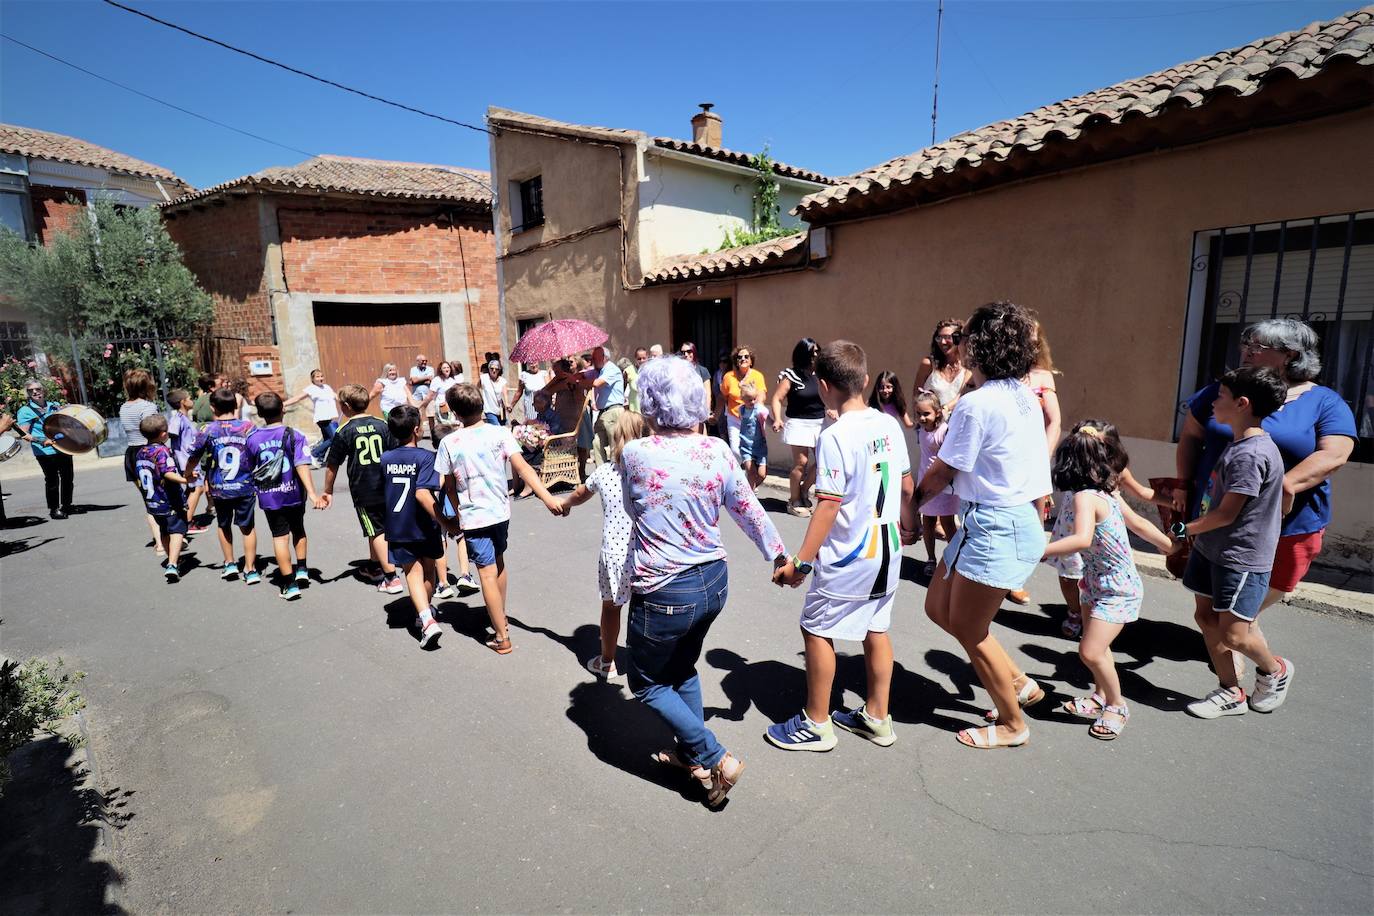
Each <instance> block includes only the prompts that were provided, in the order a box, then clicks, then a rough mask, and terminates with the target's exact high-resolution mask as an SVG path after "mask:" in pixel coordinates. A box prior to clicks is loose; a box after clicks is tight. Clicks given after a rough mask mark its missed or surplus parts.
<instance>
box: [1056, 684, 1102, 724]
mask: <svg viewBox="0 0 1374 916" xmlns="http://www.w3.org/2000/svg"><path fill="white" fill-rule="evenodd" d="M1094 703H1095V704H1097V705H1096V706H1093V705H1090V704H1094ZM1059 708H1060V709H1062V710H1064V711H1065V712H1066V713H1068V714H1069V715H1071V716H1077V717H1078V718H1080V719H1096V718H1098V717H1099V716H1101V715H1102V711H1103V710H1104V709H1106V708H1107V699H1106V697H1104V696H1102V694H1100V693H1097V692H1096V691H1094V692H1093V694H1092V696H1087V697H1074V698H1073V699H1072V700H1069V701H1068V702H1067V703H1064V704H1062V705H1061V706H1060V707H1059Z"/></svg>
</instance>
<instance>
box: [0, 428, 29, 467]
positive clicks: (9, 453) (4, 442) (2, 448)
mask: <svg viewBox="0 0 1374 916" xmlns="http://www.w3.org/2000/svg"><path fill="white" fill-rule="evenodd" d="M23 445H24V440H23V439H20V438H19V437H18V436H16V435H15V434H14V433H0V461H9V460H10V459H11V458H13V457H14V456H15V455H17V454H19V449H20V448H22V447H23Z"/></svg>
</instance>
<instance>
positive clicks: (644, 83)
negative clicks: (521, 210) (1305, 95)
mask: <svg viewBox="0 0 1374 916" xmlns="http://www.w3.org/2000/svg"><path fill="white" fill-rule="evenodd" d="M126 2H127V4H128V5H130V6H134V7H138V8H140V9H144V10H146V11H147V12H150V13H152V14H154V15H156V16H159V17H161V18H163V19H169V20H172V21H174V22H177V23H180V24H182V25H184V26H186V27H188V28H191V29H194V30H196V31H199V32H203V33H206V34H209V35H211V36H214V37H216V38H219V39H221V40H223V41H226V42H229V43H231V44H235V45H239V46H241V47H245V48H247V49H249V50H253V51H255V52H258V53H260V54H262V55H264V56H268V57H273V58H277V59H279V60H282V61H283V62H285V63H289V64H292V65H294V66H297V67H300V68H302V69H306V70H311V71H314V72H317V73H319V74H321V75H323V76H327V77H329V78H332V79H335V80H337V81H339V82H342V83H347V84H349V85H353V86H357V87H358V88H361V89H365V90H368V91H370V92H373V93H375V94H377V95H383V96H387V97H389V98H394V99H396V100H398V101H403V102H406V103H409V104H411V105H414V106H416V107H419V108H424V109H427V110H430V111H434V112H437V113H439V114H444V115H446V116H448V117H452V118H455V119H457V120H461V121H467V122H470V123H475V124H481V123H482V119H483V114H484V112H485V110H486V107H487V106H488V105H499V106H503V107H506V108H514V109H517V110H520V111H527V112H532V113H535V114H540V115H545V116H548V117H553V118H558V119H560V120H566V121H573V122H578V123H583V124H599V125H605V126H611V127H625V128H635V129H639V130H644V131H647V132H649V133H650V134H651V135H666V136H673V137H688V138H690V136H691V128H690V125H689V123H688V122H689V119H690V117H691V115H692V114H693V113H694V112H695V111H696V104H697V103H698V102H714V103H715V104H716V111H717V112H718V113H719V114H720V115H721V116H722V117H723V118H724V142H725V145H726V146H727V147H730V148H732V149H738V150H744V151H748V152H753V151H756V150H758V149H760V148H761V147H762V146H763V145H764V144H765V143H767V144H769V145H770V146H771V149H772V153H773V156H774V158H776V159H780V160H783V161H786V162H790V163H793V164H795V165H800V166H804V167H807V168H811V169H815V170H817V171H820V172H825V173H828V174H834V175H842V174H848V173H851V172H855V171H858V170H859V169H862V168H865V167H867V166H870V165H873V164H876V163H878V162H881V161H883V160H885V159H888V158H891V157H892V156H896V155H901V154H904V153H908V152H911V151H913V150H915V149H918V148H920V147H922V146H924V145H926V144H927V143H928V142H929V140H930V110H931V80H932V72H933V66H934V37H935V15H936V5H935V3H934V2H933V0H932V2H919V3H823V2H811V3H807V2H760V0H747V2H745V0H741V2H734V3H667V2H662V3H660V2H637V3H631V2H624V3H572V2H564V3H459V2H449V3H405V2H391V3H374V2H306V3H302V2H278V3H248V2H242V3H215V2H195V3H164V2H147V0H126ZM1354 8H1355V4H1354V3H1353V2H1323V0H1260V2H1227V0H1173V2H1153V3H1135V2H1086V0H1084V2H1053V3H1050V2H1044V3H1042V2H1031V0H1023V2H1014V3H1012V2H972V0H948V2H947V3H946V7H945V18H944V43H943V51H942V60H941V73H940V118H939V124H938V132H937V136H938V137H939V138H940V139H944V138H945V137H948V136H950V135H952V134H955V133H958V132H960V131H963V130H969V129H972V128H976V127H980V126H982V125H984V124H987V123H990V122H992V121H997V120H1000V119H1003V118H1007V117H1013V116H1015V115H1017V114H1021V113H1022V112H1025V111H1028V110H1030V109H1032V108H1035V107H1038V106H1040V105H1043V104H1047V103H1050V102H1053V101H1057V100H1059V99H1063V98H1067V97H1069V96H1072V95H1076V94H1078V93H1080V92H1084V91H1087V90H1091V89H1094V88H1097V87H1100V86H1105V85H1109V84H1111V83H1114V82H1117V81H1120V80H1123V79H1128V78H1130V77H1134V76H1139V75H1142V74H1145V73H1148V72H1151V71H1153V70H1158V69H1162V68H1165V67H1168V66H1170V65H1173V64H1176V63H1180V62H1183V61H1187V60H1191V59H1193V58H1196V57H1201V56H1204V55H1206V54H1209V53H1211V52H1214V51H1217V50H1221V49H1223V48H1229V47H1233V46H1235V45H1239V44H1243V43H1245V42H1247V41H1250V40H1252V39H1255V38H1259V37H1262V36H1266V35H1271V34H1274V33H1277V32H1281V31H1286V30H1289V29H1297V28H1301V27H1302V26H1304V25H1306V24H1307V23H1309V22H1312V21H1314V20H1318V19H1327V18H1330V17H1332V16H1335V15H1338V14H1340V13H1342V12H1345V11H1347V10H1350V9H1354ZM0 31H3V32H4V33H5V34H7V35H10V36H12V37H14V38H17V39H19V40H21V41H24V42H26V43H28V44H30V45H33V46H35V47H37V48H41V49H43V50H44V51H47V52H49V53H51V54H54V55H57V56H59V57H62V58H64V59H66V60H68V61H70V62H72V63H76V64H79V65H80V66H82V67H85V68H86V69H88V70H91V71H94V72H95V73H98V74H100V75H102V76H105V77H108V78H110V79H114V80H117V81H119V82H122V83H125V84H127V85H129V86H131V87H133V88H135V89H138V90H140V91H142V92H145V93H148V94H150V95H154V96H157V97H159V98H161V99H164V100H165V101H168V102H171V103H173V104H176V105H179V106H181V107H183V108H187V109H190V110H192V111H195V112H198V113H200V114H203V115H206V116H209V117H212V118H214V119H216V120H219V121H223V122H225V123H227V124H231V125H233V126H235V127H239V128H242V129H243V130H247V131H250V132H252V133H255V134H258V135H261V136H262V137H266V138H268V139H270V140H273V141H276V142H277V143H280V144H284V145H286V146H288V147H294V148H295V150H301V151H305V152H308V153H337V154H342V155H351V156H367V157H374V158H382V159H400V160H407V161H417V162H442V163H448V164H452V165H464V166H472V167H478V168H486V166H487V159H488V147H487V138H486V136H485V135H483V134H481V133H477V132H475V131H470V130H464V129H461V128H457V127H452V126H450V125H447V124H442V123H439V122H436V121H432V120H429V119H426V118H422V117H419V116H417V115H413V114H409V113H406V112H402V111H398V110H395V109H391V108H387V107H385V106H382V105H379V104H377V103H375V102H371V101H368V100H365V99H361V98H357V97H355V96H350V95H347V94H345V93H342V92H340V91H338V90H336V89H331V88H327V87H325V86H322V85H319V84H317V83H312V82H310V81H307V80H304V79H302V78H300V77H297V76H294V75H291V74H288V73H286V72H283V71H280V70H277V69H275V68H271V67H268V66H265V65H263V64H260V63H257V62H256V61H252V60H249V59H247V58H245V57H241V56H239V55H236V54H233V53H231V52H228V51H225V50H222V49H220V48H217V47H214V46H212V45H209V44H206V43H204V42H201V41H198V40H196V39H193V38H190V37H187V36H185V35H182V34H180V33H177V32H173V31H170V30H168V29H166V28H164V27H162V26H159V25H156V24H154V23H151V22H148V21H146V20H144V19H141V18H138V17H136V16H133V15H131V14H129V13H126V12H123V11H121V10H117V9H115V8H113V7H110V6H107V5H105V4H103V3H100V2H95V0H72V2H60V0H48V2H11V0H0ZM0 120H3V121H4V122H6V123H13V124H22V125H25V126H30V127H38V128H42V129H44V130H51V131H57V132H59V133H64V134H70V135H73V136H77V137H81V138H83V139H86V140H90V141H92V142H95V143H99V144H101V145H104V146H108V147H111V148H113V149H116V150H119V151H121V152H124V153H127V154H129V155H132V156H136V157H138V158H140V159H144V160H147V161H149V162H154V163H157V164H159V165H162V166H165V167H167V168H170V169H171V170H173V171H174V172H176V173H177V174H179V175H180V176H181V177H182V178H184V179H186V180H187V181H189V182H191V183H192V184H194V185H196V186H198V187H205V186H208V185H211V184H215V183H218V182H221V181H226V180H228V179H231V178H235V177H238V176H240V175H244V174H247V173H249V172H252V171H255V170H257V169H261V168H265V167H267V166H271V165H286V164H291V163H294V162H298V161H300V160H301V159H303V158H305V157H304V156H303V155H302V154H301V153H300V152H297V151H295V150H292V149H283V148H282V147H280V146H274V145H272V144H270V143H266V142H262V141H259V140H255V139H251V138H249V137H245V136H242V135H240V134H236V133H233V132H231V131H229V130H225V129H224V128H221V127H217V126H214V125H212V124H207V123H205V122H204V121H200V120H197V119H195V118H192V117H189V116H187V115H185V114H182V113H180V112H177V111H173V110H171V109H168V108H165V107H163V106H161V105H158V104H156V103H154V102H150V101H147V100H146V99H143V98H140V97H138V96H136V95H132V94H130V93H128V92H125V91H124V90H122V89H118V88H115V87H114V86H111V85H108V84H107V83H103V82H100V81H99V80H96V79H93V78H91V77H90V76H87V75H85V74H82V73H78V72H76V71H74V70H71V69H69V68H67V67H65V66H63V65H62V64H59V63H55V62H53V61H51V60H48V59H46V58H43V57H39V56H38V55H35V54H34V53H32V52H31V51H29V50H26V49H24V48H21V47H18V46H16V45H14V44H13V43H11V42H8V41H0Z"/></svg>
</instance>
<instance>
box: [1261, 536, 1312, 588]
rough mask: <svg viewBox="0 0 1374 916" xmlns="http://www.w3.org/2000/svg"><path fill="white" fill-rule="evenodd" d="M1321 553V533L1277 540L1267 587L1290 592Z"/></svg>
mask: <svg viewBox="0 0 1374 916" xmlns="http://www.w3.org/2000/svg"><path fill="white" fill-rule="evenodd" d="M1321 552H1322V533H1321V532H1320V531H1313V532H1312V533H1311V534H1289V535H1285V536H1284V537H1281V538H1279V546H1278V549H1277V550H1275V551H1274V571H1273V572H1271V573H1270V574H1269V587H1270V588H1276V589H1278V590H1279V591H1281V592H1291V591H1293V590H1294V589H1295V588H1297V587H1298V583H1299V582H1301V581H1302V580H1303V577H1304V576H1306V575H1307V570H1309V569H1310V568H1311V567H1312V561H1313V560H1315V559H1316V558H1317V554H1319V553H1321Z"/></svg>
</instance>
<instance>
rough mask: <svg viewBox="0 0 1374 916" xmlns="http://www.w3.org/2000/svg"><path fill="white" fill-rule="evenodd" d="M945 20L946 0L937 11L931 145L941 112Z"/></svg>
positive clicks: (941, 0) (931, 107)
mask: <svg viewBox="0 0 1374 916" xmlns="http://www.w3.org/2000/svg"><path fill="white" fill-rule="evenodd" d="M944 21H945V0H940V5H939V6H938V7H937V9H936V12H935V89H934V91H933V92H932V94H931V98H930V145H931V146H934V145H935V120H936V117H937V116H938V115H939V113H940V31H941V29H940V26H941V25H942V24H943V23H944Z"/></svg>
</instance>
